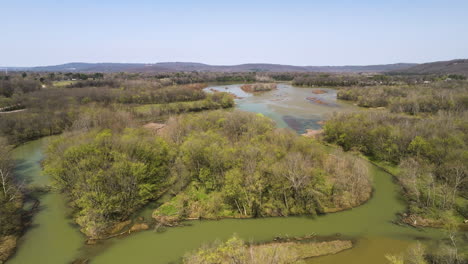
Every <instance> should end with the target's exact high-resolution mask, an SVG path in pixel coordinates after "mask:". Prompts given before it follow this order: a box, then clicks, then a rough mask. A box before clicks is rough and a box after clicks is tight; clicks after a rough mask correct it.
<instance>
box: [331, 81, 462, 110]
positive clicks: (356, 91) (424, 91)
mask: <svg viewBox="0 0 468 264" xmlns="http://www.w3.org/2000/svg"><path fill="white" fill-rule="evenodd" d="M337 98H338V99H341V100H348V101H354V102H356V103H357V105H359V106H362V107H387V108H388V109H390V111H392V112H395V113H408V114H413V115H417V114H419V113H429V114H434V113H437V112H438V111H450V112H461V111H466V110H468V82H466V81H450V82H436V83H431V84H426V85H410V86H374V87H350V88H343V89H340V90H339V91H338V94H337Z"/></svg>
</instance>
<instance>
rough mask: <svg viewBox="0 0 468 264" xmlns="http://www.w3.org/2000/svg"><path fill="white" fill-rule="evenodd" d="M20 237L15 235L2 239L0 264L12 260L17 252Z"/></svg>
mask: <svg viewBox="0 0 468 264" xmlns="http://www.w3.org/2000/svg"><path fill="white" fill-rule="evenodd" d="M17 241H18V237H17V236H14V235H9V236H4V237H0V264H1V263H4V262H5V261H7V260H8V258H10V256H11V255H13V253H14V252H15V249H16V244H17Z"/></svg>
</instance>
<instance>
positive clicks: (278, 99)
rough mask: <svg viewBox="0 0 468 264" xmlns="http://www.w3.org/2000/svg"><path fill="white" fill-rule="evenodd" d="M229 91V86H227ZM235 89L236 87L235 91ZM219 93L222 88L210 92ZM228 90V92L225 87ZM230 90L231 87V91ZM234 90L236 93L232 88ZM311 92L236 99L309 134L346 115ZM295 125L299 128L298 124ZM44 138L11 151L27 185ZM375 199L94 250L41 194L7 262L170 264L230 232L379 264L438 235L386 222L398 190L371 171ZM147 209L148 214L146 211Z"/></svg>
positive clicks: (58, 205)
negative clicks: (311, 243)
mask: <svg viewBox="0 0 468 264" xmlns="http://www.w3.org/2000/svg"><path fill="white" fill-rule="evenodd" d="M232 87H236V86H232ZM237 87H238V86H237ZM216 89H223V90H226V89H225V88H224V86H221V87H216ZM228 89H229V88H228ZM234 89H236V88H234ZM237 89H238V88H237ZM311 91H312V89H305V88H294V87H291V86H286V85H281V86H280V87H279V89H278V90H276V91H273V92H269V93H264V94H261V95H256V96H249V97H246V98H244V99H239V100H237V106H238V108H240V109H243V110H247V111H253V112H260V113H263V114H265V115H267V116H269V117H272V118H273V119H274V120H276V121H277V122H278V123H279V125H280V126H287V125H288V123H287V122H289V123H291V119H287V118H286V121H287V122H286V121H285V118H284V116H291V117H292V118H293V120H299V121H298V122H292V124H293V125H296V126H297V127H296V130H298V131H301V130H304V129H306V128H316V127H317V126H318V124H317V123H316V121H318V120H322V119H323V118H324V116H326V115H327V114H330V113H331V112H333V111H351V110H355V108H354V107H352V106H349V105H345V104H342V103H340V102H337V101H336V100H335V99H334V96H335V95H334V91H332V90H327V91H329V92H328V93H327V94H325V95H323V97H321V100H323V101H326V102H330V104H327V105H322V104H315V103H311V102H309V101H307V100H306V99H305V98H306V97H308V96H317V95H314V94H312V93H311ZM298 124H299V125H298ZM46 141H47V139H42V140H38V141H34V142H30V143H28V144H25V145H23V146H21V147H18V148H17V149H16V150H15V153H14V154H15V158H16V159H17V161H18V163H17V164H18V166H17V169H16V173H17V175H18V176H20V177H23V178H25V179H28V180H29V181H31V182H32V183H34V184H48V183H49V178H48V177H47V176H46V175H43V174H42V173H41V168H40V165H39V161H40V160H41V159H42V158H43V151H42V146H43V145H44V144H45V143H46ZM372 170H373V175H374V188H375V190H374V195H373V197H372V199H371V200H369V201H368V202H367V203H366V204H364V205H362V206H360V207H357V208H354V209H352V210H348V211H344V212H339V213H334V214H328V215H324V216H319V217H316V218H315V219H314V218H308V217H288V218H280V217H278V218H263V219H245V220H236V219H226V220H220V221H190V222H187V226H184V227H176V228H168V229H167V230H166V231H165V232H162V233H158V232H154V231H144V232H140V233H137V234H133V235H131V236H128V237H120V238H114V239H110V240H107V241H105V242H104V243H102V244H100V245H94V246H84V238H83V237H82V236H81V235H80V233H79V232H78V228H77V227H76V226H74V225H72V224H71V221H70V219H69V218H67V217H66V207H65V204H64V201H63V196H61V195H59V194H55V193H50V194H46V195H44V196H42V197H41V198H40V200H41V210H40V211H39V213H38V214H37V215H36V216H35V217H34V226H33V227H32V228H31V229H30V230H28V231H27V232H26V234H25V236H24V237H23V238H22V242H21V244H20V247H19V250H18V252H17V254H16V256H15V257H14V258H13V259H11V260H10V261H9V262H8V263H15V264H16V263H19V264H23V263H39V264H40V263H44V264H46V263H47V264H62V263H69V262H70V261H72V260H74V259H76V258H78V257H84V258H90V259H91V263H97V264H99V263H102V264H118V263H122V264H123V263H152V264H158V263H174V262H178V261H180V258H181V257H182V256H183V255H184V254H185V253H186V252H188V251H191V250H195V249H196V248H198V247H199V246H201V245H202V244H204V243H210V242H213V241H214V240H217V239H221V240H225V239H227V238H229V237H230V236H232V235H233V234H238V235H239V236H240V237H242V238H244V239H246V240H248V241H255V242H261V241H268V240H272V239H273V238H274V237H276V236H281V237H285V236H290V237H294V236H304V235H310V234H316V235H318V236H330V235H338V236H341V237H343V238H351V239H354V240H355V241H356V242H357V243H356V247H355V248H353V249H351V250H347V251H345V252H342V253H339V254H336V255H333V256H325V257H320V258H313V259H310V260H309V261H308V262H309V263H318V264H329V263H369V264H378V263H386V261H385V259H384V255H385V254H387V253H398V252H400V251H402V250H404V249H405V248H406V247H407V245H408V244H409V243H411V242H412V241H414V240H415V239H416V238H427V239H430V238H434V237H438V236H439V232H437V231H434V230H430V229H426V230H424V231H418V230H416V229H413V228H408V227H401V226H397V225H394V224H392V223H391V221H392V220H394V219H395V218H396V216H395V214H396V213H397V212H398V211H402V210H404V207H405V206H404V204H403V203H402V202H401V201H400V199H399V197H398V189H397V186H396V185H395V184H394V183H393V181H392V178H391V176H390V175H388V174H386V173H384V172H383V171H381V170H379V169H378V168H376V167H373V168H372ZM146 211H149V209H148V208H147V209H146Z"/></svg>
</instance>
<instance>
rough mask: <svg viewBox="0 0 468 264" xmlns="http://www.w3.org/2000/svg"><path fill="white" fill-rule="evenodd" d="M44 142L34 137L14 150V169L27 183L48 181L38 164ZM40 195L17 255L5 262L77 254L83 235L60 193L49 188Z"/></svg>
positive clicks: (41, 260)
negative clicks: (36, 209)
mask: <svg viewBox="0 0 468 264" xmlns="http://www.w3.org/2000/svg"><path fill="white" fill-rule="evenodd" d="M46 142H47V139H41V140H36V141H32V142H29V143H27V144H24V145H22V146H20V147H18V148H16V149H15V150H14V153H13V155H14V158H15V160H16V164H17V165H16V169H15V173H16V175H17V176H18V177H20V178H21V179H24V180H25V181H26V182H28V183H29V184H33V185H39V186H44V185H48V184H49V183H50V179H49V177H48V176H47V175H44V174H43V173H42V169H41V166H40V161H41V160H42V159H43V158H44V154H43V147H44V146H45V145H46ZM39 198H40V202H41V203H40V207H39V211H38V212H37V214H36V215H35V216H34V220H33V223H32V227H31V228H29V229H28V230H27V232H26V234H25V235H24V236H23V237H22V238H21V240H20V244H19V245H20V246H19V247H18V250H17V253H16V255H15V256H14V257H13V258H12V259H10V260H9V261H8V263H11V264H29V263H57V264H58V263H68V262H70V260H72V259H73V258H74V257H75V256H77V255H78V254H79V249H80V248H81V246H82V244H83V243H84V236H82V235H81V234H80V232H79V231H78V228H77V227H76V226H74V225H73V224H72V221H71V219H69V218H67V216H66V212H67V208H66V206H65V202H64V199H63V196H61V195H60V194H58V193H53V192H52V193H47V194H44V195H41V196H40V197H39Z"/></svg>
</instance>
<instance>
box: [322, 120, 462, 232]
mask: <svg viewBox="0 0 468 264" xmlns="http://www.w3.org/2000/svg"><path fill="white" fill-rule="evenodd" d="M467 120H468V116H467V112H462V113H447V112H440V113H438V114H437V115H435V116H432V117H431V118H420V117H409V116H402V115H397V114H392V113H388V112H385V111H378V112H362V113H344V114H337V115H334V116H333V117H332V118H331V119H330V120H329V121H327V123H326V125H325V140H326V141H328V142H332V143H336V144H338V145H340V146H342V147H343V148H344V149H345V150H358V151H361V152H363V153H364V154H366V155H368V156H370V157H371V158H373V159H374V160H377V161H386V162H390V163H392V164H396V165H398V167H399V171H400V173H398V175H397V177H398V180H399V182H400V183H401V185H402V186H403V188H404V190H405V193H406V195H407V197H408V199H409V202H410V204H409V210H410V212H411V213H412V214H415V215H421V216H423V217H424V218H429V219H433V220H435V222H437V221H436V220H438V219H439V220H440V219H441V216H442V215H443V214H444V213H447V212H454V211H458V212H459V213H461V214H463V215H464V216H465V217H466V216H467V213H468V212H467V209H466V208H464V207H465V206H466V205H462V204H460V205H459V204H458V203H457V199H458V197H460V196H462V197H466V196H467V195H468V181H467V173H468V167H467V164H468V155H467V147H468V122H467ZM422 221H423V220H422ZM419 224H420V225H425V224H424V223H422V222H421V221H420V223H419ZM427 225H431V223H429V222H428V223H427Z"/></svg>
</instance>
